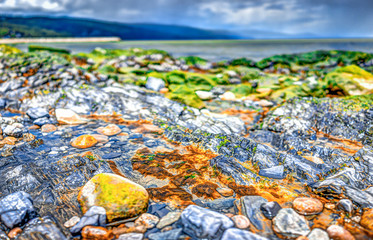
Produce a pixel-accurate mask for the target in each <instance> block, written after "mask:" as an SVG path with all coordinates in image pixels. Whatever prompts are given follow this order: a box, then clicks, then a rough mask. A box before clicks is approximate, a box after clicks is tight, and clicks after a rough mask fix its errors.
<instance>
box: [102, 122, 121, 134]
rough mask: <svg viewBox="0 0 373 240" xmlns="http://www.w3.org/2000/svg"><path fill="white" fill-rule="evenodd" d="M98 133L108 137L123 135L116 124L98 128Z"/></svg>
mask: <svg viewBox="0 0 373 240" xmlns="http://www.w3.org/2000/svg"><path fill="white" fill-rule="evenodd" d="M97 132H98V133H101V134H103V135H106V136H114V135H117V134H119V133H121V132H122V130H121V129H120V128H119V127H118V126H117V125H115V124H109V125H107V126H106V127H103V128H98V129H97Z"/></svg>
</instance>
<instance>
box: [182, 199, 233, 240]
mask: <svg viewBox="0 0 373 240" xmlns="http://www.w3.org/2000/svg"><path fill="white" fill-rule="evenodd" d="M181 221H182V224H183V230H184V232H185V233H186V234H188V235H189V236H191V237H192V238H193V237H194V238H207V239H219V238H220V237H221V235H222V234H223V232H224V231H225V230H226V229H228V228H231V227H233V226H234V223H233V221H232V220H231V219H229V218H228V217H227V216H225V215H223V214H220V213H217V212H214V211H211V210H208V209H205V208H201V207H198V206H194V205H190V206H188V207H187V208H186V209H185V210H184V211H183V212H182V213H181Z"/></svg>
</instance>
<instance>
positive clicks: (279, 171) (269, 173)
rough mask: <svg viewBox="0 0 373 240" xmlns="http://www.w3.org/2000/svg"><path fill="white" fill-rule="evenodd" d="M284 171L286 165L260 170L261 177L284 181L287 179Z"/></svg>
mask: <svg viewBox="0 0 373 240" xmlns="http://www.w3.org/2000/svg"><path fill="white" fill-rule="evenodd" d="M284 169H285V168H284V165H279V166H275V167H271V168H265V169H260V171H259V175H260V176H263V177H268V178H274V179H283V178H284V177H285V172H284Z"/></svg>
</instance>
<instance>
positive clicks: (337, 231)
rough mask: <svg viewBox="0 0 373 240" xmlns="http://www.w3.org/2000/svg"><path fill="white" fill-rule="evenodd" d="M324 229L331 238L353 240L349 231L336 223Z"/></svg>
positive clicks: (334, 239)
mask: <svg viewBox="0 0 373 240" xmlns="http://www.w3.org/2000/svg"><path fill="white" fill-rule="evenodd" d="M326 231H327V232H328V234H329V237H330V238H331V239H333V240H355V238H354V236H352V234H351V233H350V232H349V231H347V230H346V229H344V228H343V227H341V226H338V225H331V226H329V227H328V229H327V230H326Z"/></svg>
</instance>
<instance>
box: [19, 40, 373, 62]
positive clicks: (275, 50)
mask: <svg viewBox="0 0 373 240" xmlns="http://www.w3.org/2000/svg"><path fill="white" fill-rule="evenodd" d="M40 45H44V46H51V47H56V48H64V49H70V50H71V51H72V53H77V52H90V51H92V50H93V49H94V48H96V47H101V48H111V49H115V48H116V49H122V48H129V47H140V48H146V49H149V48H156V49H162V50H165V51H167V52H169V53H171V54H172V55H173V56H175V57H179V56H189V55H194V56H200V57H203V58H207V59H210V60H212V61H219V60H225V59H232V58H238V57H247V58H251V59H254V60H259V59H261V58H264V57H268V56H272V55H275V54H283V53H299V52H307V51H314V50H332V49H337V50H351V51H362V52H373V39H307V40H216V41H211V40H209V41H122V42H115V43H49V44H40ZM16 46H17V47H18V48H20V49H22V50H26V49H27V44H18V45H16Z"/></svg>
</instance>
